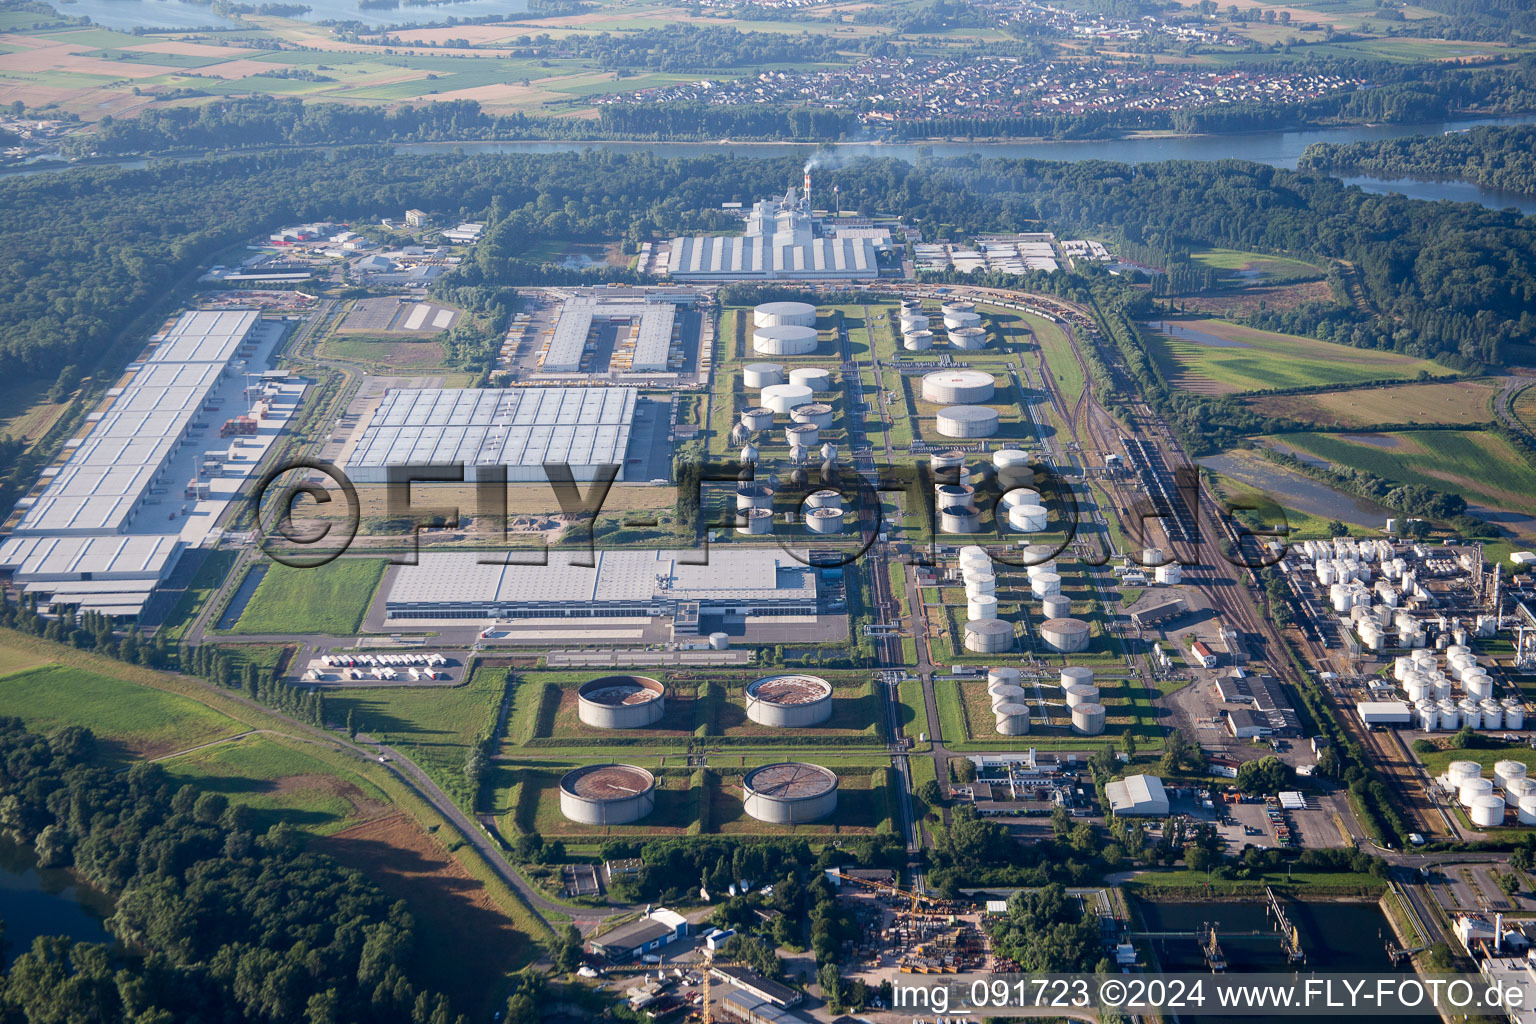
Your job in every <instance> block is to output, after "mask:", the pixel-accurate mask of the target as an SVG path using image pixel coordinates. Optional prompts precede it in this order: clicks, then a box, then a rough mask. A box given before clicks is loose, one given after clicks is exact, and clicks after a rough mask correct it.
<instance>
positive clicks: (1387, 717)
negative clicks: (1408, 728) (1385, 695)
mask: <svg viewBox="0 0 1536 1024" xmlns="http://www.w3.org/2000/svg"><path fill="white" fill-rule="evenodd" d="M1355 711H1356V713H1357V714H1359V716H1360V721H1362V722H1364V723H1365V724H1366V725H1407V724H1409V723H1410V722H1412V721H1413V709H1412V708H1411V707H1409V706H1408V704H1407V702H1406V701H1401V700H1362V701H1360V702H1359V703H1357V704H1356V705H1355Z"/></svg>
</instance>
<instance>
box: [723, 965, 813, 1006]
mask: <svg viewBox="0 0 1536 1024" xmlns="http://www.w3.org/2000/svg"><path fill="white" fill-rule="evenodd" d="M709 971H710V973H711V974H713V975H714V976H715V978H716V979H717V980H719V981H723V982H725V983H727V984H729V985H734V986H735V987H736V988H738V989H740V990H741V991H742V993H744V994H746V995H748V996H751V997H752V998H753V999H757V1000H761V1001H762V1002H765V1003H769V1004H771V1005H773V1006H777V1007H779V1008H780V1009H784V1008H786V1007H790V1006H794V1005H796V1004H797V1003H799V1002H800V1001H801V1000H803V999H804V998H805V996H804V995H803V994H802V993H801V992H800V991H799V990H798V989H793V988H790V987H789V986H788V985H784V984H781V983H780V982H777V981H774V980H773V979H772V978H765V977H763V976H762V975H761V974H759V973H758V972H757V971H754V970H753V969H752V968H750V967H731V966H726V965H724V964H721V965H720V966H717V967H711V968H710V969H709Z"/></svg>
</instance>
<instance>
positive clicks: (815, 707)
mask: <svg viewBox="0 0 1536 1024" xmlns="http://www.w3.org/2000/svg"><path fill="white" fill-rule="evenodd" d="M746 698H747V717H748V718H750V719H751V720H752V721H754V722H756V723H757V724H758V725H768V726H773V727H774V728H778V729H803V728H807V727H809V726H813V725H820V724H821V723H822V722H825V721H826V720H827V719H828V718H831V717H832V684H831V683H829V682H827V681H826V680H825V679H822V678H821V677H820V676H809V675H778V676H765V677H764V678H762V679H758V680H754V681H753V682H751V683H748V684H747V690H746Z"/></svg>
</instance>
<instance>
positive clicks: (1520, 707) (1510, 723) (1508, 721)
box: [1504, 697, 1525, 729]
mask: <svg viewBox="0 0 1536 1024" xmlns="http://www.w3.org/2000/svg"><path fill="white" fill-rule="evenodd" d="M1504 728H1506V729H1524V728H1525V705H1524V704H1521V703H1520V702H1519V701H1518V700H1516V699H1515V698H1513V697H1507V698H1505V700H1504Z"/></svg>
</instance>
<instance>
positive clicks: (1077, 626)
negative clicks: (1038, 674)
mask: <svg viewBox="0 0 1536 1024" xmlns="http://www.w3.org/2000/svg"><path fill="white" fill-rule="evenodd" d="M1090 635H1091V634H1090V632H1089V628H1088V623H1086V622H1084V621H1083V620H1082V619H1046V620H1045V621H1044V622H1042V623H1040V639H1041V640H1042V641H1044V643H1045V645H1046V646H1047V647H1049V648H1050V649H1051V650H1053V651H1058V652H1060V653H1062V654H1075V653H1077V652H1078V651H1085V650H1087V649H1088V639H1089V636H1090Z"/></svg>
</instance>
